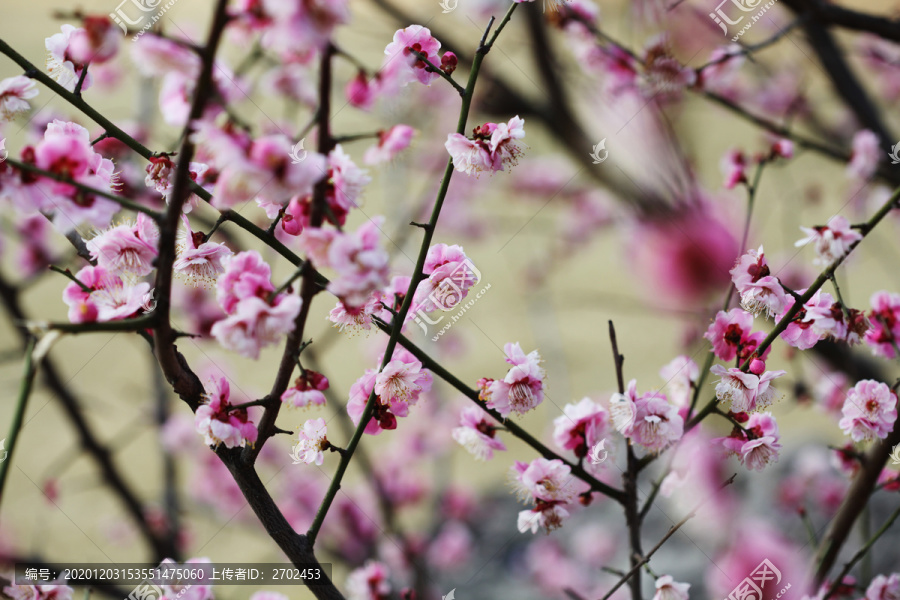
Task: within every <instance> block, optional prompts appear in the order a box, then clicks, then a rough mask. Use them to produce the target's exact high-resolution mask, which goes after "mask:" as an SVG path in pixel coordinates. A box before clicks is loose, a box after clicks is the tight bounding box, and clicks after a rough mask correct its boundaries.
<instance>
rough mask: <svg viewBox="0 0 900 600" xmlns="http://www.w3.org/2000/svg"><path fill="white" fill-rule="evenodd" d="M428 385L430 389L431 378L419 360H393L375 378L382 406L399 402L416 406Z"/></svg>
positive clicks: (376, 391) (376, 390) (376, 389)
mask: <svg viewBox="0 0 900 600" xmlns="http://www.w3.org/2000/svg"><path fill="white" fill-rule="evenodd" d="M426 385H427V386H428V387H430V385H431V376H430V375H429V374H428V371H427V370H425V371H423V370H422V363H420V362H419V361H417V360H416V361H414V362H403V361H401V360H392V361H391V362H389V363H388V364H386V365H385V366H384V368H383V369H382V370H381V372H380V373H378V375H377V376H376V377H375V393H376V394H377V395H378V397H379V398H380V399H381V402H382V404H389V405H392V406H393V405H394V404H396V403H399V402H403V403H406V402H409V403H411V404H414V403H415V399H416V398H418V396H419V394H420V393H421V392H422V390H423V388H424V387H425V386H426ZM398 416H403V415H398Z"/></svg>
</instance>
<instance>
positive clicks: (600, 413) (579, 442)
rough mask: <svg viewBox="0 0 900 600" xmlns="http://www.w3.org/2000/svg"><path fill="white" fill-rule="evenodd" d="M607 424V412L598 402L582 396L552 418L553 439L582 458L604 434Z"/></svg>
mask: <svg viewBox="0 0 900 600" xmlns="http://www.w3.org/2000/svg"><path fill="white" fill-rule="evenodd" d="M609 424H610V418H609V413H607V412H606V410H605V409H604V408H603V407H602V406H601V405H600V404H598V403H596V402H594V401H593V400H591V399H590V398H582V399H581V401H580V402H578V403H577V404H566V405H565V406H564V407H563V414H562V416H559V417H556V418H555V419H553V441H554V442H555V443H556V445H557V446H559V447H560V448H562V449H564V450H571V451H572V452H574V453H575V456H577V457H578V458H584V457H585V456H587V454H588V451H589V450H590V448H591V447H592V446H593V445H594V444H596V443H598V442H600V440H601V439H602V438H603V437H604V436H605V435H606V430H607V428H608V427H609Z"/></svg>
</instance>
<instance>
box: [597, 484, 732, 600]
mask: <svg viewBox="0 0 900 600" xmlns="http://www.w3.org/2000/svg"><path fill="white" fill-rule="evenodd" d="M735 477H737V473H735V474H734V475H732V476H731V477H729V478H728V480H727V481H726V482H725V483H723V484H722V485H721V486H720V487H719V489H718V490H717V493H718V491H721V490H723V489H725V488H726V487H728V486H729V485H731V484H732V483H734V479H735ZM711 499H712V496H710V497H709V498H706V499H704V500H703V501H702V502H700V503H699V504H698V505H697V506H695V507H694V509H693V510H692V511H691V512H689V513H688V514H687V515H685V517H684V518H683V519H681V520H680V521H678V522H677V523H676V524H674V525H672V526H671V527H670V528H669V531H667V532H666V535H664V536H663V537H662V539H660V540H659V541H658V542H657V543H656V545H655V546H653V548H651V549H650V551H649V552H648V553H647V554H646V555H645V556H642V557H641V559H640V560H639V561H638V562H637V564H635V565H634V566H633V567H632V568H631V570H630V571H628V572H627V573H626V574H625V576H624V577H622V579H620V580H619V581H618V582H617V583H616V585H614V586H613V587H612V589H610V590H609V591H608V592H607V593H606V595H605V596H603V598H602V599H601V600H608V599H609V598H610V597H611V596H612V595H613V594H614V593H615V591H616V590H617V589H619V588H620V587H622V586H623V585H624V584H625V583H626V582H627V581H628V580H629V579H631V578H632V577H634V576H636V575H637V574H638V571H640V570H641V567H643V566H644V565H646V564H647V563H648V562H650V558H652V557H653V555H654V554H656V551H657V550H659V549H660V548H662V546H663V544H665V543H666V542H667V541H669V538H670V537H672V536H673V535H675V532H676V531H678V530H679V529H681V527H682V526H683V525H684V524H685V523H687V522H688V521H690V520H691V519H693V518H694V516H695V515H696V514H697V511H698V510H700V508H702V507H703V505H704V504H706V503H707V502H709V501H710V500H711Z"/></svg>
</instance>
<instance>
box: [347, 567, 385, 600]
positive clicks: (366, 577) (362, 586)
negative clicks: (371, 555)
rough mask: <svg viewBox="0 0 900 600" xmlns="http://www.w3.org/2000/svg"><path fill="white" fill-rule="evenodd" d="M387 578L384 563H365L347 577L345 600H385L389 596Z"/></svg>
mask: <svg viewBox="0 0 900 600" xmlns="http://www.w3.org/2000/svg"><path fill="white" fill-rule="evenodd" d="M388 577H389V573H388V568H387V566H386V565H385V564H384V563H380V562H377V561H373V560H370V561H367V562H366V564H365V565H363V566H362V567H359V568H358V569H355V570H354V571H352V572H351V573H350V575H348V576H347V600H387V598H389V597H390V594H391V582H390V581H389V580H388Z"/></svg>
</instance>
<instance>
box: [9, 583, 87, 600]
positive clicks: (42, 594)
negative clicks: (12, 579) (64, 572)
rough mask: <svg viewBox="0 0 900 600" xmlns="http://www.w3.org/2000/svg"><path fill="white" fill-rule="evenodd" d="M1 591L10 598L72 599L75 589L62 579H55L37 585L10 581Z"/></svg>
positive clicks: (30, 599) (39, 599)
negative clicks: (53, 581)
mask: <svg viewBox="0 0 900 600" xmlns="http://www.w3.org/2000/svg"><path fill="white" fill-rule="evenodd" d="M3 593H4V594H6V595H7V596H8V597H10V598H12V600H72V599H73V597H74V596H73V594H74V593H75V590H73V589H72V588H70V587H69V586H67V585H66V584H65V583H64V581H57V582H56V583H51V584H38V585H31V584H23V585H18V584H16V583H11V584H10V585H8V586H6V587H4V588H3Z"/></svg>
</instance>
